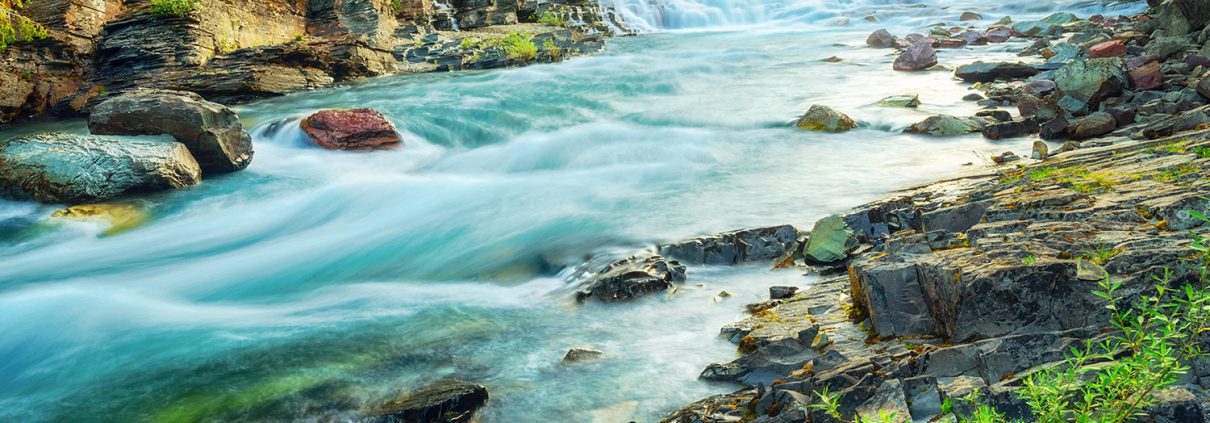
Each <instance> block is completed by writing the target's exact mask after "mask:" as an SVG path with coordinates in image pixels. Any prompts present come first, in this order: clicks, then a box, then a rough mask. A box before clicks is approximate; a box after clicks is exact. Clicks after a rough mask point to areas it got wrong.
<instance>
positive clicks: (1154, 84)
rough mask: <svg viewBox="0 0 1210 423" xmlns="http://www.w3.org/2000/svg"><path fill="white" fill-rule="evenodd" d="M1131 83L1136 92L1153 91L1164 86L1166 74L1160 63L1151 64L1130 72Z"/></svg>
mask: <svg viewBox="0 0 1210 423" xmlns="http://www.w3.org/2000/svg"><path fill="white" fill-rule="evenodd" d="M1130 82H1131V83H1133V84H1134V88H1135V89H1136V90H1153V89H1156V88H1159V87H1160V86H1161V85H1164V74H1163V73H1161V72H1160V62H1151V63H1148V64H1146V65H1143V66H1140V67H1139V68H1137V69H1135V70H1132V71H1130Z"/></svg>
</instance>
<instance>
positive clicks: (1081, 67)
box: [1054, 57, 1126, 108]
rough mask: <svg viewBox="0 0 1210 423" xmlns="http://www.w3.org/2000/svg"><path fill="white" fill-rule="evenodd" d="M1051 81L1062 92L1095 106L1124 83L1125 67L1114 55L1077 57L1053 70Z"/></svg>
mask: <svg viewBox="0 0 1210 423" xmlns="http://www.w3.org/2000/svg"><path fill="white" fill-rule="evenodd" d="M1054 81H1055V85H1056V86H1057V87H1058V89H1059V92H1060V93H1062V94H1063V95H1065V96H1069V97H1072V98H1075V99H1076V100H1079V101H1081V102H1084V103H1086V104H1087V105H1088V106H1089V107H1090V108H1095V107H1096V106H1097V105H1099V104H1101V101H1103V100H1105V99H1106V98H1109V97H1111V96H1114V95H1117V94H1120V93H1121V92H1122V89H1123V88H1124V87H1126V67H1125V63H1123V61H1122V59H1121V58H1117V57H1107V58H1103V59H1089V60H1085V59H1076V60H1075V61H1072V62H1071V63H1068V64H1067V65H1065V66H1063V67H1062V68H1059V69H1058V70H1056V71H1055V78H1054Z"/></svg>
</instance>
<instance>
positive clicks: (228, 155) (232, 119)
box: [88, 90, 252, 174]
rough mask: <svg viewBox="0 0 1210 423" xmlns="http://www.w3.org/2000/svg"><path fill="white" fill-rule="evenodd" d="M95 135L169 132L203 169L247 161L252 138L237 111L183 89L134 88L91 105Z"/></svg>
mask: <svg viewBox="0 0 1210 423" xmlns="http://www.w3.org/2000/svg"><path fill="white" fill-rule="evenodd" d="M88 129H89V131H91V132H92V133H94V134H97V135H169V136H172V137H173V138H175V139H176V140H177V142H180V143H182V144H185V147H187V148H189V152H190V153H192V154H193V158H194V159H196V160H197V163H198V165H199V166H201V168H202V172H205V173H206V174H218V173H226V172H233V171H237V170H241V169H243V168H245V167H248V164H249V163H250V162H252V138H251V137H250V136H248V133H247V132H245V131H244V127H243V125H242V124H241V123H240V120H239V116H236V114H235V112H233V111H232V110H231V109H229V108H227V107H226V106H223V105H221V104H216V103H211V102H209V101H206V100H204V99H202V97H201V96H199V95H197V94H194V93H190V92H183V91H164V90H136V91H133V92H130V93H127V94H123V95H120V96H117V97H114V98H111V99H109V100H106V101H104V102H102V103H101V104H99V105H97V107H96V108H95V109H93V112H92V114H91V115H89V117H88Z"/></svg>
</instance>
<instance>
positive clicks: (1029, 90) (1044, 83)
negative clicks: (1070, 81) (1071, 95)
mask: <svg viewBox="0 0 1210 423" xmlns="http://www.w3.org/2000/svg"><path fill="white" fill-rule="evenodd" d="M1055 88H1056V87H1055V81H1051V80H1049V79H1038V80H1035V81H1030V82H1029V83H1028V84H1025V93H1026V94H1029V95H1032V96H1045V95H1047V94H1050V93H1052V92H1054V91H1055Z"/></svg>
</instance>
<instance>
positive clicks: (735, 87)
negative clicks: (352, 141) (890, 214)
mask: <svg viewBox="0 0 1210 423" xmlns="http://www.w3.org/2000/svg"><path fill="white" fill-rule="evenodd" d="M602 1H604V2H606V3H609V4H616V5H617V6H618V7H619V8H620V9H622V10H624V13H623V14H624V16H625V17H626V20H627V22H628V23H629V24H630V25H631V26H633V27H635V28H639V29H641V30H642V34H641V35H639V36H636V37H623V38H617V39H613V40H611V41H610V43H609V45H608V47H607V48H606V49H605V50H604V51H603V52H601V53H600V54H598V55H595V56H591V57H580V58H575V59H572V60H570V61H567V62H564V63H559V64H550V65H537V66H532V67H525V68H516V69H506V70H492V71H475V72H459V73H445V74H425V75H407V76H397V77H385V78H378V79H374V80H371V81H367V82H364V83H360V84H354V85H350V86H344V87H340V88H334V89H326V90H320V91H314V92H307V93H299V94H295V95H289V96H286V97H281V98H276V99H270V100H265V101H260V102H257V103H253V104H248V105H244V106H241V107H239V108H238V112H239V113H240V116H241V117H242V118H243V119H244V124H245V126H246V127H247V128H250V132H252V133H253V134H254V144H255V147H256V150H257V153H256V157H255V160H254V161H253V163H252V166H251V167H250V168H248V169H247V170H246V171H244V172H240V173H236V174H231V175H226V176H223V177H219V178H211V179H207V180H206V181H205V182H204V183H203V184H202V185H201V186H199V187H197V188H195V189H190V190H186V191H179V192H171V193H164V194H157V195H153V196H148V197H143V198H140V199H137V200H133V201H134V202H135V203H136V204H137V205H138V206H139V207H141V208H143V209H144V210H146V211H147V212H148V213H149V214H150V215H151V217H152V219H151V220H150V221H149V222H148V223H147V224H145V225H144V226H141V227H139V228H136V229H134V230H131V231H127V232H124V233H120V234H117V235H106V234H105V230H106V228H105V227H103V226H102V225H99V224H96V223H85V222H70V223H69V222H59V221H56V220H53V219H50V218H49V215H50V214H51V213H52V212H53V211H54V210H56V209H57V208H60V207H61V206H59V207H56V206H44V205H36V204H32V203H17V202H5V201H0V421H6V422H7V421H23V422H31V421H32V422H44V421H45V422H52V421H76V422H93V421H96V422H108V421H115V422H117V421H121V422H133V421H154V422H192V421H291V420H295V421H322V420H320V419H321V418H337V419H340V418H352V416H355V415H357V413H360V412H363V411H364V410H365V409H367V408H372V407H373V406H374V405H375V404H378V403H381V402H382V401H385V400H387V399H391V398H393V397H395V396H398V395H399V394H400V393H401V392H404V391H407V390H409V389H414V388H416V387H418V386H421V385H423V384H426V383H429V382H433V381H436V380H439V379H443V378H459V379H463V380H468V381H472V382H477V383H481V384H484V385H486V386H488V388H489V390H490V392H491V395H492V398H493V399H492V402H491V403H490V405H489V406H488V407H487V408H486V409H484V410H483V411H482V412H481V413H480V418H481V419H482V420H483V421H485V422H530V421H534V422H537V421H552V422H555V421H557V422H602V423H605V422H623V421H627V420H630V419H634V420H638V421H644V422H645V421H653V420H658V418H659V417H660V416H662V415H663V414H665V413H667V412H668V411H670V410H672V409H675V408H676V407H677V406H679V405H682V404H685V403H688V402H691V401H694V400H696V399H699V398H701V397H704V396H708V395H712V394H716V393H722V392H729V391H732V390H735V389H737V388H738V387H737V386H733V385H726V384H711V383H706V382H702V381H699V380H697V375H698V373H699V372H700V371H701V369H702V368H703V367H704V366H705V365H706V364H708V363H709V362H711V361H715V360H721V359H727V358H729V357H733V356H734V354H735V346H734V345H732V344H730V343H728V342H727V341H726V340H724V339H721V338H719V337H718V336H717V334H718V329H719V327H720V326H722V325H724V324H726V323H729V322H731V321H734V320H737V319H739V318H742V317H743V315H744V314H743V305H744V304H747V303H752V302H757V301H760V300H763V299H765V298H766V297H767V295H768V291H767V288H768V286H770V285H774V284H794V285H799V286H806V285H807V284H809V283H810V282H811V280H812V277H811V276H804V275H802V274H801V271H772V270H768V266H765V265H758V266H747V267H740V268H725V267H691V268H690V270H689V281H688V283H687V284H686V285H685V287H684V288H683V289H682V290H680V292H679V293H677V294H676V295H668V296H665V295H660V296H655V297H652V298H646V299H642V300H640V301H635V302H633V303H629V304H616V305H601V304H586V305H577V304H575V303H574V301H572V293H573V291H574V288H575V286H574V285H573V284H571V283H570V282H569V279H570V278H571V273H572V270H571V269H573V268H575V267H576V266H579V265H581V264H582V263H584V261H585V260H586V258H588V257H616V256H618V255H623V254H628V253H631V252H634V251H637V250H639V249H641V248H644V247H647V246H649V245H652V244H654V243H657V242H666V241H674V240H678V239H683V238H687V237H692V236H697V235H701V234H707V233H713V232H720V231H726V230H732V229H738V228H746V227H757V226H765V225H775V224H784V223H790V224H794V225H796V226H798V227H799V228H801V229H804V230H806V229H809V228H810V227H811V225H812V223H813V222H814V221H815V220H816V219H818V218H821V217H823V216H825V215H827V214H830V213H835V212H840V211H843V210H845V209H848V208H850V207H853V206H856V205H859V204H861V203H863V202H867V201H870V200H874V199H877V198H879V197H880V196H884V195H886V194H887V193H888V192H891V191H893V190H896V189H901V188H906V187H908V186H911V185H913V184H917V183H923V182H927V181H930V180H934V179H937V178H941V177H945V176H948V175H955V174H958V173H960V172H963V171H964V170H968V169H970V168H971V167H970V166H983V165H984V158H986V157H988V156H991V155H994V154H997V153H1000V152H1003V151H1009V150H1011V151H1015V152H1017V153H1018V154H1024V155H1027V154H1028V153H1029V151H1030V144H1031V142H1032V140H1030V139H1028V138H1019V139H1015V140H1005V141H989V140H985V139H983V138H982V137H981V136H979V135H978V134H974V135H970V136H961V137H952V138H927V137H919V136H912V135H904V134H901V131H902V129H904V128H905V127H907V126H908V125H910V124H911V123H913V122H916V121H919V120H921V119H923V118H924V117H927V116H929V115H931V114H937V113H949V114H957V115H969V114H972V113H974V112H975V111H976V110H977V106H976V105H975V104H974V103H970V102H963V101H961V100H960V99H961V98H962V97H963V96H964V95H966V94H968V93H970V92H971V91H969V90H968V89H967V87H966V86H965V85H963V84H960V83H959V82H957V81H956V80H954V79H953V78H952V75H951V74H950V73H949V72H921V73H912V74H905V73H896V72H892V71H891V62H892V61H893V59H894V56H893V55H892V54H891V51H890V50H878V49H869V48H865V47H864V40H865V37H866V35H867V34H869V33H870V32H871V31H873V30H875V29H878V28H883V27H885V28H889V29H890V30H891V32H893V33H896V34H899V35H903V34H906V33H907V32H910V31H922V30H924V29H925V27H926V26H927V25H930V24H933V23H937V22H955V23H956V21H957V17H958V15H959V14H960V13H961V12H962V11H964V10H973V11H977V12H980V13H982V14H984V16H985V17H987V18H988V20H986V21H983V23H980V24H979V25H980V26H981V27H982V26H986V25H987V24H988V23H989V22H991V21H994V20H995V19H999V18H1000V17H1001V16H1004V15H1011V16H1013V17H1014V19H1018V20H1021V19H1026V18H1038V17H1041V16H1044V15H1045V14H1047V13H1049V12H1052V11H1058V10H1063V11H1072V12H1075V13H1076V14H1078V15H1080V16H1087V15H1089V14H1092V13H1107V14H1108V13H1111V12H1113V13H1126V12H1134V11H1138V10H1140V9H1141V7H1142V6H1141V5H1140V4H1139V3H1131V4H1126V5H1112V4H1110V5H1106V4H1103V3H1101V2H1094V1H1083V2H1071V1H1055V0H1040V1H1034V2H1029V3H1028V4H1020V3H1019V2H992V1H974V2H971V1H965V2H958V1H889V0H852V1H838V0H822V1H821V0H786V1H761V0H667V1H665V2H662V4H663V6H655V5H653V4H652V2H651V1H648V0H602ZM865 16H875V17H876V18H877V22H870V21H867V20H865V19H864V17H865ZM1026 45H1027V44H1026V42H1024V41H1019V40H1016V41H1014V42H1010V43H1007V44H999V45H992V46H987V47H974V48H970V49H960V50H942V51H941V52H940V60H941V63H942V64H943V65H946V66H950V67H951V68H952V67H954V66H957V65H960V64H965V63H969V62H972V61H974V60H976V59H982V60H989V59H992V60H1016V56H1015V51H1017V50H1019V49H1020V48H1022V47H1024V46H1026ZM832 56H836V57H839V58H841V59H842V61H840V62H839V63H828V62H825V61H824V60H823V59H825V58H828V57H832ZM909 92H912V93H919V94H920V95H921V100H922V101H923V105H921V106H920V107H919V109H916V110H913V109H893V108H886V107H879V106H876V105H874V103H875V102H876V101H877V100H879V99H881V98H883V97H886V96H890V95H894V94H902V93H909ZM811 104H826V105H830V106H832V107H834V108H836V109H838V110H841V111H844V112H846V113H848V114H850V115H851V116H853V117H854V118H855V119H857V120H858V121H860V123H861V125H862V126H861V128H859V129H857V130H854V131H851V132H848V133H844V134H836V135H832V134H819V133H809V132H802V131H798V130H796V129H794V128H793V127H792V122H793V121H794V120H795V118H796V117H797V116H799V115H801V114H802V113H803V112H804V111H805V110H806V109H807V108H808V107H809V106H810V105H811ZM346 107H370V108H374V109H377V110H380V111H382V112H383V113H384V114H386V115H387V116H388V117H389V118H391V119H392V120H393V121H394V122H395V124H396V125H397V126H398V127H399V128H400V130H401V131H402V132H403V133H404V140H405V143H406V146H405V147H404V148H402V149H399V150H397V151H390V152H375V153H371V154H365V153H339V152H331V151H325V150H321V149H319V148H317V147H314V146H311V145H308V143H306V142H305V141H304V137H303V135H302V133H301V132H300V130H298V128H297V122H298V119H300V118H302V117H305V116H306V115H308V114H310V113H313V112H314V111H316V110H319V109H325V108H346ZM34 129H38V130H41V129H55V130H67V131H81V132H83V131H85V128H84V125H83V123H82V122H73V121H68V122H61V123H55V124H49V125H38V126H20V127H16V128H10V129H8V130H6V131H7V132H0V137H3V136H7V135H12V134H13V133H17V132H22V131H29V130H34ZM968 164H970V165H968ZM723 290H726V291H729V292H730V293H732V294H733V296H732V297H730V298H726V299H721V300H720V299H717V298H716V297H715V296H716V294H717V293H718V292H720V291H723ZM579 346H589V347H594V348H597V349H600V350H602V351H604V352H605V354H606V355H605V357H604V358H603V359H601V360H598V361H595V362H591V363H584V364H578V365H562V364H560V359H561V357H562V356H563V354H564V353H565V352H566V351H567V350H568V348H571V347H579Z"/></svg>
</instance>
